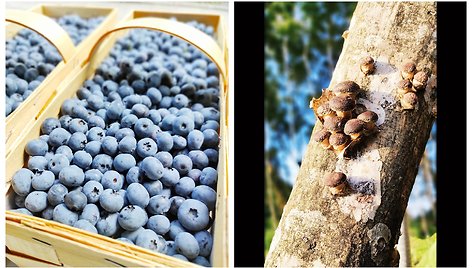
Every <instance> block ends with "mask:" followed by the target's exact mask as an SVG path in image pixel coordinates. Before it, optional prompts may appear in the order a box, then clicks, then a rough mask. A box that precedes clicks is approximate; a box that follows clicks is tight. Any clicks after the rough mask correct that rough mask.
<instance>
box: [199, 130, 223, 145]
mask: <svg viewBox="0 0 472 268" xmlns="http://www.w3.org/2000/svg"><path fill="white" fill-rule="evenodd" d="M203 136H204V140H203V145H204V146H205V147H210V148H217V147H218V143H219V142H220V139H219V136H218V133H217V132H216V131H215V130H213V129H205V130H204V131H203Z"/></svg>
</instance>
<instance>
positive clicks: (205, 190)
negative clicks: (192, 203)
mask: <svg viewBox="0 0 472 268" xmlns="http://www.w3.org/2000/svg"><path fill="white" fill-rule="evenodd" d="M192 199H196V200H199V201H201V202H203V203H204V204H205V205H206V206H207V207H208V209H210V210H212V209H214V208H215V204H216V192H215V190H213V189H212V188H210V187H208V186H206V185H199V186H197V187H195V189H193V191H192Z"/></svg>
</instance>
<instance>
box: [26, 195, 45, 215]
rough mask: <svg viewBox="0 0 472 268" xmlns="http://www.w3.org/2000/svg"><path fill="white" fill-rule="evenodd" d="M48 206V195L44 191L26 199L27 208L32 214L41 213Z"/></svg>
mask: <svg viewBox="0 0 472 268" xmlns="http://www.w3.org/2000/svg"><path fill="white" fill-rule="evenodd" d="M47 206H48V194H47V193H45V192H43V191H34V192H31V193H30V194H28V196H26V199H25V207H26V208H27V209H28V210H29V211H31V212H40V211H42V210H44V209H45V208H46V207H47Z"/></svg>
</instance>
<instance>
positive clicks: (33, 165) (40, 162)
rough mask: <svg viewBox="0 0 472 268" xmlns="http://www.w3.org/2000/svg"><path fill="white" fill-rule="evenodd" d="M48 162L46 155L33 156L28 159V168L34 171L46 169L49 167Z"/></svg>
mask: <svg viewBox="0 0 472 268" xmlns="http://www.w3.org/2000/svg"><path fill="white" fill-rule="evenodd" d="M48 162H49V161H48V160H47V159H46V157H44V156H33V157H30V159H29V160H28V168H29V169H30V170H32V171H34V172H37V171H40V170H45V169H46V168H47V167H48Z"/></svg>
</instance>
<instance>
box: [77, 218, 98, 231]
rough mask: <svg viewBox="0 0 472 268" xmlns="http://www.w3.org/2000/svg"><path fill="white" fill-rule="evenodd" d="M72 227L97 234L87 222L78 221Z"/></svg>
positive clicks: (93, 227) (95, 229)
mask: <svg viewBox="0 0 472 268" xmlns="http://www.w3.org/2000/svg"><path fill="white" fill-rule="evenodd" d="M74 227H76V228H79V229H82V230H85V231H88V232H91V233H94V234H97V233H98V231H97V228H95V226H93V225H92V224H91V223H90V222H89V221H88V220H78V221H76V222H75V223H74Z"/></svg>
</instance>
